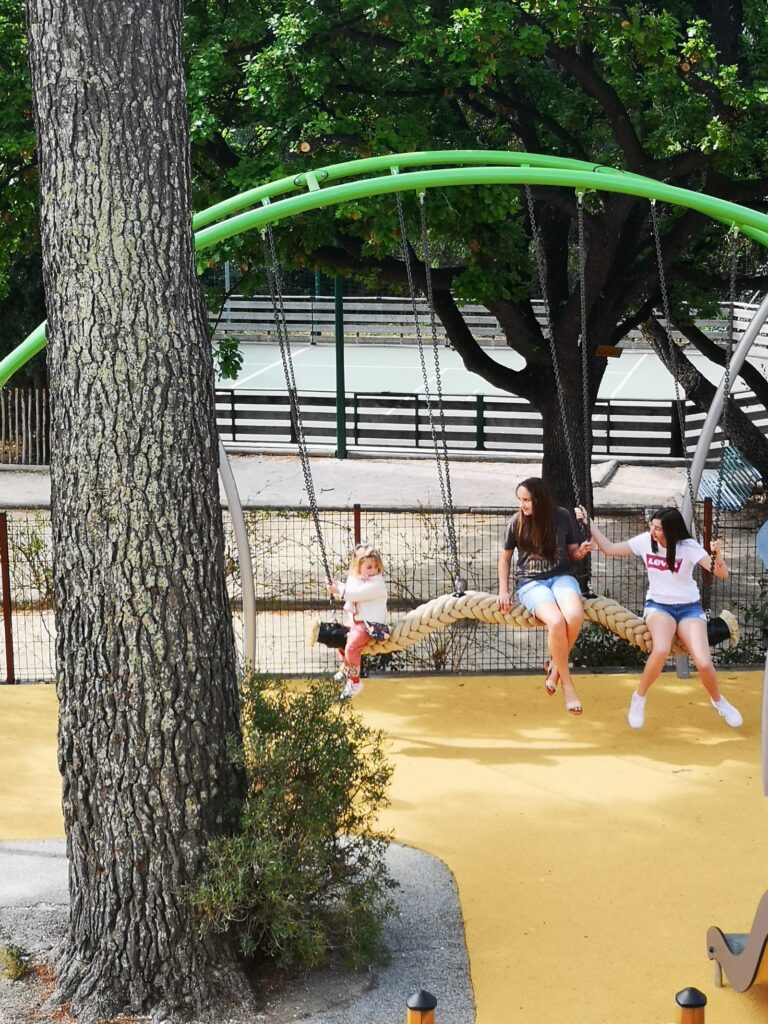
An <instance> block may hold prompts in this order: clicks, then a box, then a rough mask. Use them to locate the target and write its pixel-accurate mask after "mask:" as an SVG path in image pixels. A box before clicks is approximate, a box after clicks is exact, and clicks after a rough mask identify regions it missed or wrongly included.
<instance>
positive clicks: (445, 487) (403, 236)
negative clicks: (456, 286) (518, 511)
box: [395, 193, 464, 593]
mask: <svg viewBox="0 0 768 1024" xmlns="http://www.w3.org/2000/svg"><path fill="white" fill-rule="evenodd" d="M419 199H420V214H421V229H422V243H423V244H424V246H425V248H424V272H425V277H426V282H427V300H428V304H429V311H430V323H431V326H432V339H433V349H434V352H435V367H436V383H437V391H438V396H439V403H440V404H439V409H440V416H441V426H442V435H443V442H442V447H443V453H442V456H441V451H440V445H439V442H438V439H437V430H436V427H435V421H434V416H433V414H432V399H431V396H430V391H429V374H428V372H427V364H426V359H425V356H424V343H423V340H422V335H421V324H420V322H419V310H418V306H417V304H416V288H415V284H414V280H413V268H412V266H411V256H410V252H409V249H408V235H407V232H406V228H405V215H404V213H403V204H402V200H401V197H400V194H399V193H396V194H395V202H396V205H397V217H398V221H399V225H400V247H401V250H402V253H403V262H404V263H405V271H406V275H407V279H408V293H409V295H410V298H411V305H412V308H413V320H414V325H415V328H416V343H417V346H418V350H419V360H420V363H421V375H422V379H423V381H424V397H425V399H426V406H427V416H428V418H429V429H430V434H431V437H432V445H433V448H434V451H435V461H436V463H437V477H438V482H439V484H440V495H441V498H442V502H443V517H444V520H445V528H446V533H447V535H448V546H449V549H450V556H451V562H452V565H451V572H452V574H453V581H454V586H455V588H456V592H457V593H459V592H461V593H463V590H464V584H463V580H462V579H461V569H460V566H459V555H458V545H457V543H456V529H455V523H454V516H453V498H452V494H451V477H450V466H449V461H448V445H447V443H446V440H445V417H444V410H443V404H442V387H441V380H440V366H439V355H438V345H437V323H436V318H435V308H434V302H433V298H432V274H431V266H430V262H429V246H428V244H427V241H426V215H425V212H424V201H423V196H420V197H419Z"/></svg>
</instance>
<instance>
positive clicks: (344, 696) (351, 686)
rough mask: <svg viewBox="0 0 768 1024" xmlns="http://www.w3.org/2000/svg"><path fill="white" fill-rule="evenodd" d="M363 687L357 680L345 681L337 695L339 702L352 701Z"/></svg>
mask: <svg viewBox="0 0 768 1024" xmlns="http://www.w3.org/2000/svg"><path fill="white" fill-rule="evenodd" d="M364 689H365V687H364V686H363V684H362V683H361V682H360V680H359V679H358V680H357V682H353V681H352V680H351V679H348V680H347V685H346V686H345V687H344V689H343V690H342V691H341V693H340V694H339V700H352V698H353V697H356V696H357V695H358V693H362V692H363V690H364Z"/></svg>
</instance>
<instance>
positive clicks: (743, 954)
mask: <svg viewBox="0 0 768 1024" xmlns="http://www.w3.org/2000/svg"><path fill="white" fill-rule="evenodd" d="M767 946H768V892H766V893H764V894H763V898H762V899H761V900H760V903H759V904H758V907H757V911H756V913H755V919H754V921H753V922H752V931H750V932H747V933H743V932H722V931H721V930H720V929H719V928H717V927H715V926H714V925H713V926H712V927H711V928H710V929H709V930H708V931H707V956H708V957H709V959H710V960H714V962H715V963H714V967H715V985H716V986H717V987H718V988H719V987H720V986H721V985H722V983H723V971H725V974H726V976H727V978H728V983H729V984H730V986H731V988H733V989H735V990H736V991H737V992H746V991H747V989H748V988H751V987H752V985H757V984H766V983H767V982H768V949H766V947H767Z"/></svg>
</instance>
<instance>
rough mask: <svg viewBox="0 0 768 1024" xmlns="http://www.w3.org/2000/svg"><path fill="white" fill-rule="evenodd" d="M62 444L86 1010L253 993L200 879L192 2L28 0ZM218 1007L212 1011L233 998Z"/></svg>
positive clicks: (78, 936)
mask: <svg viewBox="0 0 768 1024" xmlns="http://www.w3.org/2000/svg"><path fill="white" fill-rule="evenodd" d="M27 14H28V29H29V47H30V66H31V72H32V82H33V89H34V97H35V104H36V121H37V131H38V140H39V155H40V183H41V184H40V187H41V225H42V238H43V252H44V279H45V286H46V300H47V308H48V337H49V345H48V360H49V364H48V365H49V368H50V383H51V405H52V433H53V452H52V462H51V489H52V521H53V537H54V574H55V595H56V626H57V666H58V667H57V685H58V693H59V700H60V726H59V767H60V770H61V774H62V777H63V807H64V817H65V824H66V832H67V851H68V856H69V863H70V896H71V914H70V928H69V937H68V943H67V946H66V950H65V952H64V954H63V956H62V960H61V964H60V973H59V983H58V989H57V994H56V997H55V998H56V999H57V1000H58V1001H61V1002H64V1001H67V1002H70V1004H71V1006H72V1009H73V1012H76V1013H78V1015H79V1019H80V1020H84V1021H89V1020H94V1019H96V1018H98V1017H107V1016H112V1015H115V1014H117V1013H128V1014H131V1013H151V1014H153V1015H154V1017H155V1018H156V1019H166V1018H167V1019H171V1020H176V1019H187V1018H189V1017H191V1016H201V1017H206V1016H215V1015H216V1007H217V1004H219V1000H220V997H222V995H223V993H224V992H226V993H227V995H228V996H229V997H230V998H232V997H234V998H238V997H239V996H244V995H245V992H246V990H245V988H244V986H242V984H241V980H240V975H239V972H238V970H237V968H236V967H235V961H234V957H233V956H232V954H231V951H230V950H229V949H228V948H227V947H226V946H222V945H220V944H219V942H218V940H214V939H212V938H205V939H202V940H201V939H199V938H198V936H197V932H196V928H195V924H194V921H193V920H192V918H191V915H190V911H189V909H188V906H187V904H186V902H185V897H184V887H185V886H186V885H188V884H189V883H190V882H191V881H192V880H193V879H194V878H195V876H196V873H197V872H198V870H199V868H200V865H201V861H202V857H203V853H204V847H205V844H206V842H207V840H208V839H209V838H210V837H211V836H213V835H216V834H218V833H221V832H223V831H226V830H227V829H229V828H230V826H231V823H232V821H233V818H234V816H235V815H236V813H237V805H238V800H239V796H240V790H241V780H240V779H239V777H238V775H237V774H236V773H235V772H233V770H232V768H231V766H230V765H229V763H228V759H227V754H226V749H225V747H226V739H227V736H228V735H230V734H237V733H238V730H239V723H238V713H237V692H236V663H235V653H234V639H233V632H232V622H231V616H230V612H229V608H228V601H227V595H226V591H225V585H224V571H223V537H222V521H221V511H220V508H219V497H218V484H217V477H216V467H217V441H216V432H215V422H214V409H213V370H212V361H211V355H210V345H209V342H208V337H207V333H206V325H205V309H204V304H203V300H202V296H201V294H200V291H199V288H198V285H197V282H196V278H195V263H194V243H193V237H192V229H191V218H190V168H189V139H188V131H187V114H186V106H185V100H186V97H185V88H184V79H183V62H182V55H181V48H180V40H181V9H180V4H179V2H178V0H82V2H80V3H77V4H68V3H61V2H60V0H29V4H28V11H27ZM219 1005H220V1004H219Z"/></svg>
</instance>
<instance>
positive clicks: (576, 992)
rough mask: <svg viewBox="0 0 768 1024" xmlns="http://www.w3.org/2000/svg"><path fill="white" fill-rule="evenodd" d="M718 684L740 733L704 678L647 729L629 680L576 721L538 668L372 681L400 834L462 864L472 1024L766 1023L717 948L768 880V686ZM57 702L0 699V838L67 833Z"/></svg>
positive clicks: (741, 926)
mask: <svg viewBox="0 0 768 1024" xmlns="http://www.w3.org/2000/svg"><path fill="white" fill-rule="evenodd" d="M721 681H722V684H723V689H724V692H725V693H726V695H727V696H728V697H729V698H731V700H732V701H733V702H734V703H735V704H737V705H738V706H739V707H740V708H741V709H742V710H743V712H744V715H745V719H746V722H745V726H744V728H743V729H741V730H732V729H729V728H728V727H727V726H726V725H725V724H724V723H723V722H721V721H720V720H719V719H718V717H717V715H716V714H715V713H714V711H712V709H711V708H710V706H709V704H708V702H707V701H706V699H705V696H704V692H703V690H702V688H701V686H700V684H699V683H698V681H697V680H696V679H695V678H694V679H691V680H689V681H683V680H678V679H676V678H675V677H674V676H671V675H667V676H665V677H664V678H663V679H662V681H661V682H660V683H659V684H657V686H656V687H655V688H654V690H653V691H652V692H651V695H650V697H649V700H648V710H647V719H648V722H647V726H646V728H645V729H643V730H641V731H640V732H632V731H631V730H629V729H628V728H627V726H626V722H625V717H624V716H625V711H626V705H627V703H628V701H629V695H630V693H631V690H632V686H633V680H632V678H631V677H628V676H592V677H582V678H580V679H579V684H580V685H579V692H580V695H581V696H582V699H583V700H584V704H585V715H584V717H583V718H582V719H580V720H576V719H573V718H570V717H568V716H567V715H566V714H565V712H564V711H563V709H562V704H561V699H560V696H559V694H558V696H557V697H555V698H549V697H547V696H546V695H545V693H544V688H543V685H542V681H540V680H539V679H533V678H530V677H520V678H512V679H500V678H489V679H481V678H468V677H463V678H457V677H451V678H440V679H397V678H392V677H390V678H388V679H373V680H368V681H367V683H366V689H365V692H364V693H363V694H362V695H361V696H360V697H359V698H358V700H357V702H356V703H357V705H358V707H359V709H360V710H361V711H362V712H363V713H364V715H365V717H366V719H367V720H368V721H369V722H370V723H371V724H372V725H376V726H379V727H381V728H383V729H385V730H386V732H387V733H388V734H389V736H390V737H391V750H392V755H393V759H394V761H395V764H396V772H395V777H394V782H393V788H392V806H391V808H390V809H389V810H388V811H387V812H386V816H385V818H386V824H388V825H391V826H392V827H393V828H394V829H395V833H396V837H397V839H398V840H400V841H402V842H404V843H408V844H412V845H414V846H417V847H420V848H422V849H424V850H428V851H429V852H431V853H434V854H435V855H437V856H438V857H440V858H442V860H443V861H445V863H446V864H448V866H449V867H450V868H451V870H452V871H453V872H454V875H455V877H456V880H457V883H458V887H459V894H460V898H461V905H462V911H463V914H464V919H465V923H466V934H467V945H468V948H469V954H470V960H471V967H472V978H473V983H474V987H475V997H476V1000H477V1024H523V1022H525V1024H564V1022H568V1024H615V1022H617V1021H621V1022H622V1024H667V1022H671V1021H673V1020H674V1019H675V1016H676V1008H675V1004H674V995H675V992H677V991H678V990H679V989H681V988H684V987H686V986H688V985H694V986H696V987H697V988H699V989H701V990H703V991H704V992H706V994H707V996H708V998H709V1006H708V1008H707V1024H757V1022H761V1024H762V1022H764V1021H765V1020H766V1019H768V992H766V991H764V989H762V988H761V989H755V990H753V991H752V992H750V993H745V994H743V995H739V994H738V993H735V992H733V991H732V990H731V989H729V988H727V987H726V988H723V989H715V988H714V986H713V983H712V975H711V965H710V962H709V960H708V959H707V957H706V950H705V941H704V940H705V934H706V930H707V928H708V926H709V925H711V924H719V925H721V926H722V927H724V928H726V929H727V930H731V931H739V930H746V929H747V928H748V927H749V925H750V924H751V921H752V915H753V913H754V910H755V908H756V906H757V903H758V900H759V898H760V896H761V895H762V893H763V891H764V890H765V889H766V888H768V800H766V798H765V797H764V796H763V794H762V782H761V778H760V770H759V704H760V684H761V681H762V677H761V674H760V675H758V674H757V673H750V674H738V675H736V674H732V675H728V674H724V675H723V676H722V679H721ZM54 711H55V698H54V694H53V691H52V690H51V689H50V688H47V689H43V688H42V687H35V688H33V687H16V688H10V687H9V688H0V741H1V742H0V838H21V837H26V838H42V837H54V836H59V835H61V821H60V816H59V811H58V779H57V776H56V773H55V755H54V743H55V723H54ZM435 994H436V995H437V996H438V999H439V997H440V993H439V992H436V993H435ZM438 1011H439V1005H438ZM438 1019H439V1017H438Z"/></svg>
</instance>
